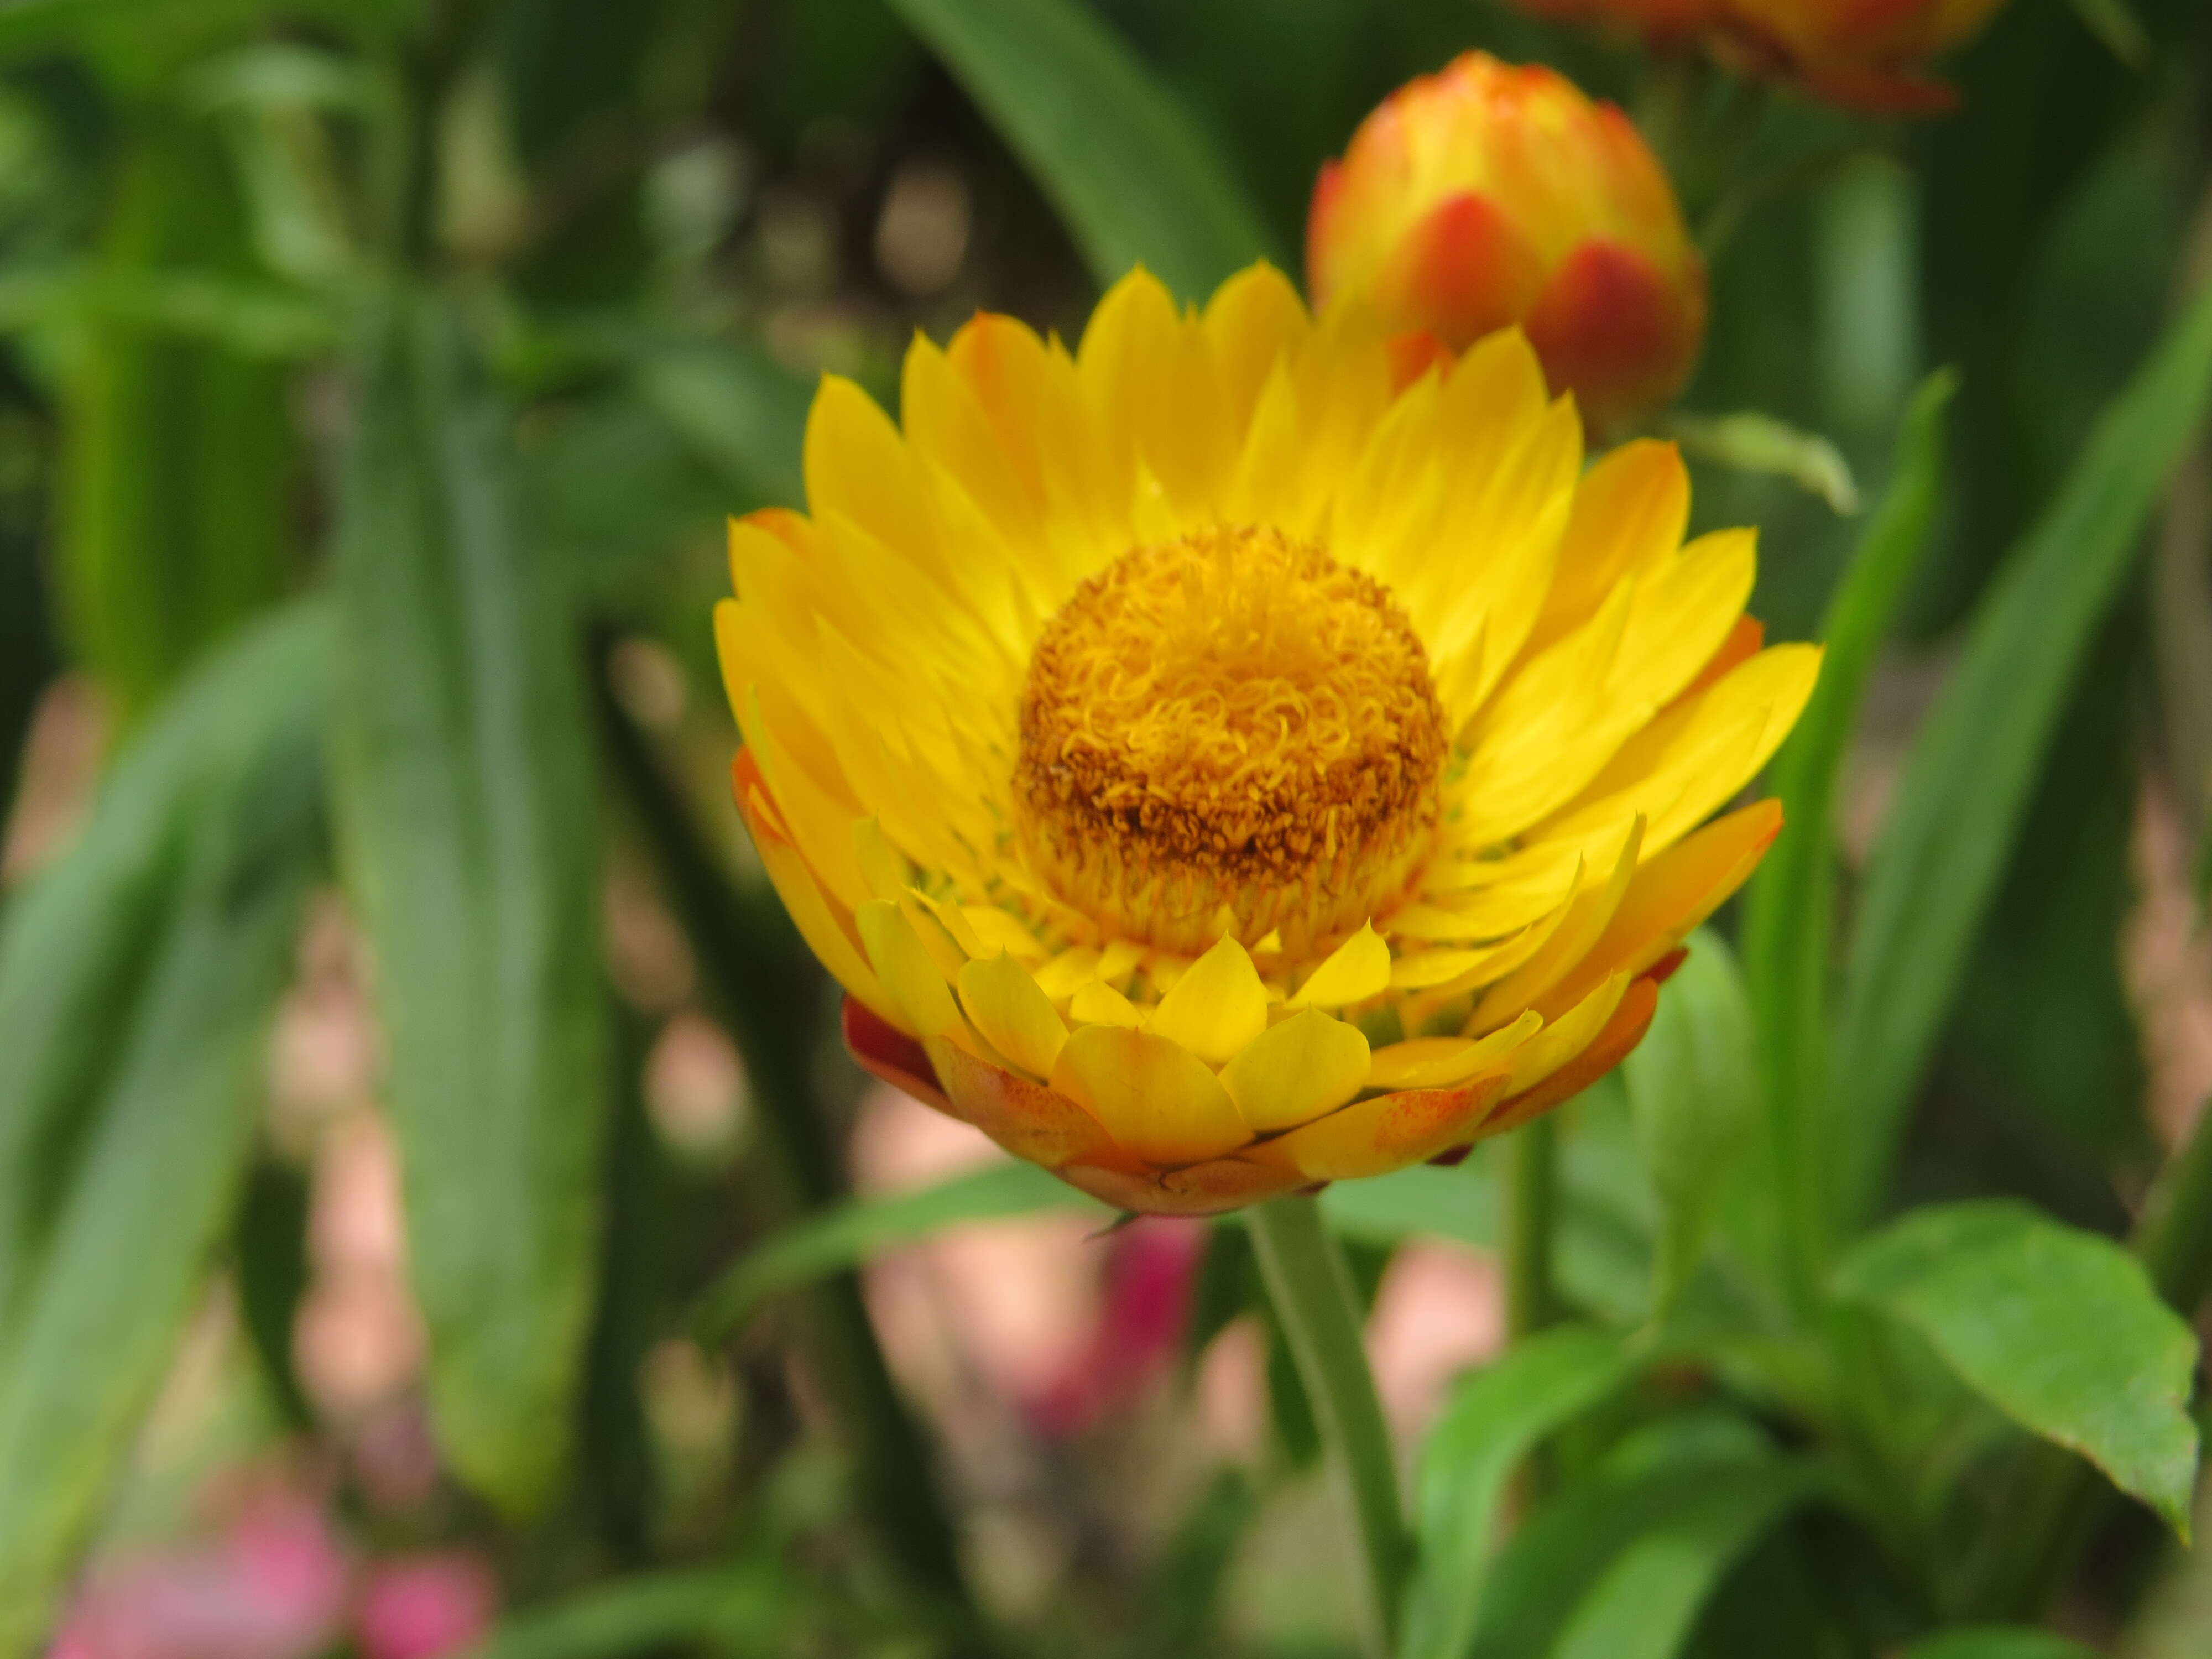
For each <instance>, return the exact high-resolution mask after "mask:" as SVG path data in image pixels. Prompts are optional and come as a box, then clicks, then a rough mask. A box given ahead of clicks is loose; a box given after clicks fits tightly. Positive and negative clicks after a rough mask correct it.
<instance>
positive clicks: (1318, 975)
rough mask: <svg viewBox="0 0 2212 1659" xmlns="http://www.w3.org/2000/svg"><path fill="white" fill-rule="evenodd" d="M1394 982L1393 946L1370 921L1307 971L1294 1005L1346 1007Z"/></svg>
mask: <svg viewBox="0 0 2212 1659" xmlns="http://www.w3.org/2000/svg"><path fill="white" fill-rule="evenodd" d="M1389 985H1390V947H1389V945H1385V944H1384V943H1383V940H1382V939H1381V938H1380V937H1379V936H1378V935H1377V934H1376V932H1375V927H1374V925H1373V924H1372V923H1371V922H1370V923H1368V924H1366V925H1364V926H1363V927H1361V928H1360V930H1359V931H1358V933H1354V934H1353V935H1352V937H1351V938H1350V939H1346V940H1345V941H1344V943H1343V944H1341V945H1338V946H1337V947H1336V949H1335V950H1334V951H1330V952H1329V954H1328V957H1327V959H1326V960H1324V961H1323V962H1322V964H1321V966H1320V967H1318V968H1316V969H1314V970H1313V972H1312V973H1310V974H1309V975H1306V982H1305V983H1304V984H1303V985H1301V986H1299V987H1298V994H1297V995H1296V996H1294V997H1292V998H1291V1007H1293V1008H1342V1007H1345V1006H1348V1005H1350V1004H1352V1003H1354V1002H1364V1001H1365V1000H1367V999H1368V998H1369V997H1371V996H1379V995H1381V994H1383V992H1384V991H1385V990H1387V989H1389Z"/></svg>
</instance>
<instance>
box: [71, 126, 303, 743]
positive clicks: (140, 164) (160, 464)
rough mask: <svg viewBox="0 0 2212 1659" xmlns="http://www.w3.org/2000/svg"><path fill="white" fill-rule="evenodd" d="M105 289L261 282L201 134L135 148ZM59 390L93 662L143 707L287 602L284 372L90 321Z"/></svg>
mask: <svg viewBox="0 0 2212 1659" xmlns="http://www.w3.org/2000/svg"><path fill="white" fill-rule="evenodd" d="M104 238H105V240H104V242H103V246H102V248H101V252H100V258H99V261H98V264H97V265H96V267H95V270H96V273H97V274H96V277H95V288H94V292H99V293H106V292H109V291H118V292H119V291H122V290H124V289H133V288H136V287H137V286H138V285H140V284H142V283H154V284H155V285H159V284H161V283H166V282H167V281H168V280H169V279H170V278H171V276H173V273H174V272H175V271H176V270H179V268H190V269H191V270H195V271H196V272H197V273H198V274H201V275H203V276H208V277H221V276H235V275H239V274H242V273H244V272H245V271H246V270H249V269H250V264H249V255H248V252H247V248H246V216H245V210H244V207H243V204H241V203H240V201H239V200H238V199H237V192H236V190H235V188H234V185H233V183H232V180H231V179H230V176H229V172H228V167H227V166H226V164H225V162H224V161H223V158H222V155H221V153H220V150H219V148H218V146H217V144H216V141H215V137H214V135H213V133H212V132H211V131H209V130H208V124H207V123H206V122H204V121H185V120H181V119H177V118H166V119H149V120H148V121H147V122H145V123H143V124H141V125H139V126H138V127H137V129H135V130H133V131H131V136H130V137H129V140H128V149H127V150H126V153H125V158H124V161H123V165H122V176H121V179H120V183H119V185H118V189H117V191H116V196H115V203H114V206H113V208H112V210H111V212H110V217H109V222H108V224H107V225H106V229H105V232H104ZM76 333H77V336H78V337H77V340H76V350H75V351H74V353H72V354H71V356H70V360H69V362H70V368H69V373H68V374H67V375H66V377H65V379H64V398H63V420H62V427H61V430H62V440H63V444H62V462H63V465H62V484H61V489H60V493H59V509H60V510H59V527H60V536H59V540H58V571H59V583H58V586H59V588H60V593H61V599H62V602H63V605H62V611H63V617H64V622H65V623H66V624H67V631H68V633H69V635H70V637H71V639H72V641H73V642H74V643H75V645H76V651H77V654H78V656H79V657H80V659H81V660H82V662H83V664H84V665H85V666H87V667H88V668H89V669H90V670H91V671H92V672H93V673H94V674H95V675H96V676H97V677H98V678H100V681H101V683H102V684H104V685H105V686H106V688H107V689H108V690H110V691H111V692H112V693H113V694H114V695H115V696H117V697H118V700H119V701H120V702H121V703H122V705H123V707H124V708H125V712H126V713H127V714H133V715H135V714H139V713H142V712H143V710H144V709H145V708H147V707H149V705H150V704H151V702H152V701H153V700H154V698H155V696H157V695H158V694H159V693H160V692H161V690H162V689H163V688H164V687H166V686H167V684H169V683H170V682H171V681H172V680H173V679H174V678H175V677H176V676H177V674H178V673H179V671H181V670H182V669H183V667H184V666H185V664H186V663H187V662H188V661H189V660H190V659H191V658H192V656H193V655H194V654H195V653H197V652H198V651H199V650H201V649H202V648H203V647H205V646H206V645H207V644H208V643H209V642H210V641H212V640H215V639H216V638H217V637H219V636H220V635H222V634H223V633H224V632H225V631H226V630H228V629H230V628H232V627H234V626H235V625H236V623H238V622H239V621H240V619H241V618H243V617H246V615H248V614H250V613H251V612H252V611H254V610H256V609H258V608H259V607H260V606H262V605H266V604H268V603H269V602H270V600H272V599H275V598H276V596H277V595H278V594H279V593H280V592H282V591H283V586H284V584H285V582H286V580H287V578H288V576H289V563H290V560H291V556H292V554H293V552H294V544H295V539H296V532H295V522H296V517H297V515H296V514H295V512H294V503H293V501H292V500H291V490H290V488H289V486H290V483H291V475H292V472H293V471H294V463H295V443H294V440H293V435H292V432H291V422H290V413H289V402H288V394H287V388H286V386H285V380H284V375H283V370H282V369H281V368H278V367H277V366H276V365H275V364H273V363H270V362H255V361H252V360H249V359H247V358H244V357H241V356H238V355H237V354H236V353H234V352H233V351H231V350H229V349H226V348H225V347H223V346H222V345H220V344H217V343H213V342H211V341H209V340H206V339H203V338H194V337H188V336H185V335H182V334H179V333H177V332H175V331H173V330H171V329H169V328H167V327H166V326H165V325H163V324H161V322H158V321H155V320H151V319H134V318H130V317H126V316H125V315H121V314H118V313H114V312H112V311H109V310H106V308H104V307H98V308H94V307H88V309H87V310H86V312H85V313H84V314H82V316H81V317H80V319H79V321H78V324H77V326H76Z"/></svg>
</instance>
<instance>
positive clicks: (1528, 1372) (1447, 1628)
mask: <svg viewBox="0 0 2212 1659" xmlns="http://www.w3.org/2000/svg"><path fill="white" fill-rule="evenodd" d="M1635 1366H1636V1361H1635V1359H1634V1358H1632V1356H1631V1355H1630V1353H1629V1352H1628V1350H1627V1348H1626V1346H1625V1345H1624V1344H1623V1343H1622V1341H1621V1340H1620V1338H1619V1337H1616V1336H1613V1335H1610V1334H1607V1333H1605V1332H1601V1331H1597V1330H1593V1329H1589V1328H1583V1327H1578V1326H1565V1327H1562V1328H1559V1329H1558V1330H1554V1331H1547V1332H1546V1333H1545V1334H1543V1335H1541V1336H1539V1337H1536V1338H1534V1339H1533V1340H1530V1341H1528V1342H1526V1343H1523V1344H1522V1345H1521V1346H1518V1347H1515V1348H1512V1349H1510V1350H1508V1351H1507V1352H1505V1354H1504V1355H1503V1356H1502V1357H1501V1358H1498V1360H1497V1361H1496V1362H1495V1363H1494V1364H1491V1365H1489V1366H1488V1367H1486V1369H1484V1370H1480V1371H1478V1372H1476V1373H1475V1374H1474V1376H1471V1377H1469V1378H1468V1379H1467V1381H1465V1382H1464V1383H1461V1384H1460V1385H1459V1387H1458V1388H1457V1389H1455V1391H1454V1392H1453V1395H1452V1398H1451V1401H1450V1403H1449V1405H1447V1406H1446V1407H1445V1408H1444V1414H1443V1417H1442V1418H1441V1419H1438V1421H1437V1426H1436V1427H1435V1429H1434V1430H1433V1431H1431V1433H1430V1436H1429V1440H1428V1444H1427V1445H1426V1446H1425V1448H1424V1449H1423V1450H1422V1454H1421V1470H1420V1486H1419V1497H1418V1498H1417V1499H1416V1503H1415V1517H1414V1528H1415V1533H1416V1535H1417V1537H1418V1540H1419V1566H1418V1567H1417V1568H1416V1569H1415V1571H1414V1577H1413V1588H1412V1590H1411V1591H1410V1593H1409V1594H1408V1596H1407V1614H1406V1625H1405V1635H1404V1638H1403V1640H1402V1642H1401V1644H1400V1647H1399V1653H1400V1656H1401V1659H1463V1656H1464V1655H1465V1654H1466V1652H1467V1650H1468V1643H1469V1642H1470V1641H1471V1640H1473V1638H1474V1631H1475V1625H1476V1620H1477V1616H1478V1614H1479V1613H1480V1608H1481V1599H1482V1589H1483V1583H1484V1578H1485V1576H1486V1573H1487V1572H1488V1570H1489V1566H1490V1554H1491V1549H1492V1544H1493V1542H1494V1541H1495V1538H1496V1535H1497V1528H1498V1504H1499V1502H1500V1500H1501V1499H1502V1498H1504V1493H1505V1483H1506V1480H1507V1479H1508V1477H1509V1476H1510V1475H1511V1474H1512V1472H1513V1470H1514V1468H1516V1466H1517V1465H1518V1464H1519V1463H1520V1462H1521V1461H1522V1459H1523V1458H1524V1457H1526V1456H1527V1455H1528V1453H1529V1451H1530V1450H1531V1449H1533V1448H1534V1446H1535V1444H1536V1443H1537V1442H1538V1441H1540V1440H1541V1439H1542V1438H1543V1437H1545V1436H1546V1435H1547V1434H1549V1433H1550V1432H1552V1431H1553V1430H1554V1429H1557V1428H1559V1427H1560V1426H1561V1425H1564V1424H1565V1423H1567V1422H1569V1421H1571V1420H1572V1419H1574V1418H1575V1417H1577V1416H1578V1415H1580V1414H1581V1413H1583V1412H1584V1411H1586V1410H1588V1409H1589V1407H1592V1406H1594V1405H1595V1404H1597V1403H1598V1401H1601V1400H1602V1399H1604V1398H1605V1396H1606V1395H1608V1394H1610V1393H1612V1392H1613V1390H1614V1389H1617V1388H1619V1387H1620V1385H1621V1383H1624V1382H1626V1380H1627V1379H1628V1377H1629V1376H1630V1375H1631V1373H1632V1371H1633V1370H1634V1369H1635Z"/></svg>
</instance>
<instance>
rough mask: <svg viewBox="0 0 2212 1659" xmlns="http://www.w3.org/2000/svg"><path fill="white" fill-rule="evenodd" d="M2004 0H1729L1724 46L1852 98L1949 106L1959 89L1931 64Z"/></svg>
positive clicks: (1752, 62) (1831, 97) (1863, 103)
mask: <svg viewBox="0 0 2212 1659" xmlns="http://www.w3.org/2000/svg"><path fill="white" fill-rule="evenodd" d="M2003 4H2004V0H1726V5H1727V9H1728V27H1726V28H1725V29H1724V30H1723V32H1722V33H1720V34H1718V35H1717V36H1716V37H1715V40H1716V50H1717V53H1718V54H1719V55H1720V56H1722V57H1723V58H1725V59H1727V60H1728V61H1729V62H1731V63H1732V64H1735V65H1736V66H1738V67H1741V68H1747V69H1750V70H1754V71H1759V72H1765V73H1771V74H1774V75H1778V76H1784V77H1786V78H1789V79H1792V80H1795V81H1796V82H1798V83H1799V84H1800V85H1801V86H1802V87H1803V88H1805V89H1806V90H1807V91H1808V92H1810V93H1812V94H1814V96H1816V97H1820V98H1825V99H1826V100H1828V101H1829V102H1831V103H1836V104H1842V105H1844V106H1846V107H1849V108H1853V109H1863V110H1868V111H1872V112H1892V113H1899V114H1916V113H1917V114H1928V113H1933V112H1937V111H1941V110H1945V109H1948V108H1950V107H1951V106H1952V105H1953V104H1954V103H1956V102H1957V101H1958V94H1956V93H1955V92H1954V91H1953V90H1952V88H1950V87H1948V86H1947V85H1946V84H1944V83H1943V82H1941V81H1938V80H1936V79H1934V78H1933V77H1932V76H1929V73H1928V71H1927V65H1928V64H1929V63H1931V62H1932V61H1933V60H1935V59H1936V58H1940V57H1942V55H1943V54H1944V53H1945V52H1949V51H1950V50H1951V49H1952V48H1953V47H1954V46H1961V45H1963V44H1965V43H1966V41H1967V40H1971V39H1972V38H1973V36H1975V35H1976V34H1978V33H1980V32H1981V29H1982V27H1983V25H1984V24H1986V23H1987V22H1988V21H1990V18H1991V17H1993V16H1995V15H1996V12H1997V9H1998V8H2000V7H2001V6H2002V5H2003Z"/></svg>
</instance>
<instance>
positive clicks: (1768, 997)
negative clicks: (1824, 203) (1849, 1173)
mask: <svg viewBox="0 0 2212 1659" xmlns="http://www.w3.org/2000/svg"><path fill="white" fill-rule="evenodd" d="M1957 386H1958V382H1957V379H1956V377H1955V376H1954V375H1952V374H1949V373H1948V372H1940V371H1939V372H1938V373H1937V374H1933V375H1930V376H1929V378H1928V380H1925V381H1923V383H1922V385H1921V387H1920V390H1919V391H1918V392H1917V393H1916V394H1915V395H1914V397H1913V399H1912V404H1911V408H1910V409H1909V410H1907V412H1906V414H1905V423H1904V426H1903V428H1902V429H1901V430H1900V432H1899V435H1898V441H1897V455H1896V459H1895V461H1894V463H1893V471H1892V480H1893V481H1892V483H1891V484H1890V486H1889V489H1888V491H1887V494H1886V495H1884V496H1883V497H1882V501H1881V507H1879V508H1878V509H1877V510H1876V511H1875V515H1874V518H1873V519H1872V520H1870V521H1869V524H1868V525H1867V527H1866V533H1865V534H1864V535H1863V536H1862V537H1861V538H1859V542H1858V545H1857V548H1856V549H1855V550H1853V552H1852V554H1851V561H1850V565H1849V567H1848V568H1846V570H1845V572H1844V578H1843V580H1842V582H1841V583H1840V584H1839V585H1838V587H1837V589H1836V592H1835V597H1834V598H1833V599H1831V600H1830V601H1829V604H1828V611H1827V615H1826V617H1823V618H1822V619H1821V623H1820V638H1821V640H1822V641H1824V642H1825V644H1826V647H1827V654H1826V657H1825V658H1823V659H1822V660H1821V664H1820V683H1819V684H1817V685H1815V686H1814V688H1813V697H1812V701H1811V702H1808V703H1807V704H1806V706H1805V712H1804V714H1803V715H1802V717H1800V719H1799V720H1798V721H1797V726H1796V730H1795V731H1794V732H1791V733H1790V739H1789V741H1788V742H1787V743H1785V744H1783V746H1782V752H1781V753H1780V754H1779V755H1778V756H1777V757H1776V758H1775V762H1774V770H1773V774H1772V787H1773V789H1774V793H1775V794H1776V795H1777V796H1778V797H1779V798H1780V799H1781V801H1782V809H1783V816H1784V827H1783V830H1782V834H1781V836H1780V837H1779V838H1778V839H1777V841H1776V842H1775V843H1774V845H1773V847H1772V848H1771V849H1770V850H1769V851H1768V853H1767V855H1766V858H1765V861H1764V862H1763V863H1762V864H1761V865H1760V866H1759V873H1758V874H1757V875H1756V876H1754V877H1753V878H1752V883H1751V888H1750V890H1749V892H1747V894H1746V895H1745V899H1744V917H1743V961H1744V969H1745V979H1746V981H1747V984H1748V986H1749V988H1750V993H1751V1002H1752V1012H1753V1017H1754V1018H1755V1019H1756V1021H1757V1023H1758V1028H1759V1059H1760V1062H1761V1066H1762V1071H1763V1074H1764V1077H1765V1085H1766V1090H1767V1109H1768V1111H1769V1112H1770V1113H1771V1115H1772V1117H1773V1120H1774V1133H1775V1139H1776V1152H1777V1153H1778V1158H1779V1160H1780V1162H1781V1164H1782V1166H1783V1167H1782V1168H1781V1170H1779V1171H1778V1182H1777V1186H1778V1189H1779V1191H1780V1192H1781V1193H1782V1194H1784V1197H1783V1198H1782V1199H1781V1200H1779V1201H1780V1203H1781V1206H1782V1208H1783V1210H1784V1214H1785V1215H1788V1216H1790V1217H1791V1218H1792V1219H1791V1221H1790V1225H1791V1227H1792V1228H1794V1229H1796V1230H1797V1231H1799V1233H1800V1235H1801V1237H1800V1242H1798V1243H1796V1245H1795V1246H1794V1251H1795V1252H1796V1253H1797V1254H1799V1255H1802V1257H1803V1259H1802V1260H1801V1261H1797V1262H1796V1264H1795V1265H1796V1269H1797V1271H1798V1272H1799V1273H1800V1275H1801V1285H1802V1288H1803V1289H1804V1290H1805V1291H1807V1292H1808V1297H1809V1292H1810V1291H1811V1288H1812V1282H1813V1274H1814V1271H1815V1267H1814V1255H1815V1253H1816V1251H1817V1250H1818V1249H1821V1248H1825V1247H1824V1246H1820V1245H1819V1244H1818V1243H1808V1242H1806V1237H1805V1236H1806V1235H1808V1234H1809V1235H1810V1238H1811V1239H1812V1240H1814V1241H1817V1240H1818V1239H1819V1238H1820V1237H1822V1236H1823V1235H1822V1234H1821V1233H1820V1231H1816V1230H1818V1229H1820V1228H1822V1227H1823V1226H1824V1225H1825V1224H1824V1222H1823V1220H1822V1217H1821V1214H1820V1206H1824V1205H1825V1203H1826V1197H1827V1192H1826V1174H1825V1172H1826V1167H1827V1166H1826V1148H1825V1139H1826V1121H1827V1116H1826V1091H1827V1086H1828V1073H1827V1042H1826V1039H1827V1022H1828V976H1829V959H1828V953H1829V949H1830V940H1831V938H1832V933H1833V931H1834V921H1835V915H1834V912H1835V868H1836V832H1835V811H1836V788H1837V782H1838V777H1839V775H1840V774H1841V770H1842V767H1843V762H1844V753H1845V751H1846V750H1849V748H1850V742H1851V738H1852V734H1853V733H1854V732H1856V731H1857V727H1858V717H1859V705H1860V703H1861V702H1863V700H1864V698H1865V696H1866V688H1867V681H1868V679H1869V677H1870V676H1871V675H1872V673H1873V671H1874V665H1875V657H1876V655H1877V654H1878V653H1879V652H1880V651H1881V644H1882V641H1883V640H1884V639H1885V638H1886V637H1887V635H1888V633H1889V629H1890V623H1891V619H1892V618H1893V617H1894V616H1895V615H1896V613H1897V607H1898V605H1899V601H1900V600H1901V599H1903V597H1904V595H1905V589H1906V587H1907V586H1908V585H1909V584H1910V582H1911V577H1912V573H1913V572H1914V571H1915V570H1917V569H1918V568H1919V567H1920V560H1921V556H1922V555H1923V552H1924V551H1925V550H1926V549H1927V545H1928V528H1929V523H1930V521H1931V520H1933V519H1934V517H1935V513H1936V499H1937V497H1938V495H1940V494H1941V492H1942V482H1943V417H1944V414H1945V412H1946V411H1947V410H1948V409H1949V407H1950V404H1951V398H1952V394H1953V393H1954V392H1955V391H1956V390H1957Z"/></svg>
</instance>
